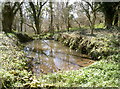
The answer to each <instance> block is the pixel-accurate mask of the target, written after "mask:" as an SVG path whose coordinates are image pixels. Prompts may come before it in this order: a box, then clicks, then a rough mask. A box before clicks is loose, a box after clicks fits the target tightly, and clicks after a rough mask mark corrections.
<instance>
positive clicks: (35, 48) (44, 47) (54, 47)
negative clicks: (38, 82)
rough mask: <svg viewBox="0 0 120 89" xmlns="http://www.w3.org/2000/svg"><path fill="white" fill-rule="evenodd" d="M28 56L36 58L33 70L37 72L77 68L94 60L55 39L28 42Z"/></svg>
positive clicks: (26, 49)
mask: <svg viewBox="0 0 120 89" xmlns="http://www.w3.org/2000/svg"><path fill="white" fill-rule="evenodd" d="M24 51H25V52H26V53H27V55H26V56H28V57H30V58H34V60H33V61H32V64H33V68H32V71H33V72H34V73H36V74H38V75H39V74H40V73H49V72H50V73H51V72H57V71H59V70H77V69H80V68H81V67H84V66H87V65H90V64H91V63H93V62H94V61H93V60H90V59H89V57H88V56H86V55H82V54H80V53H78V52H76V51H74V50H71V49H69V48H68V47H66V46H63V45H62V44H61V43H59V42H55V41H53V40H34V41H32V42H29V43H27V44H26V47H25V48H24Z"/></svg>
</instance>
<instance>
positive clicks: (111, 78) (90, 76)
mask: <svg viewBox="0 0 120 89" xmlns="http://www.w3.org/2000/svg"><path fill="white" fill-rule="evenodd" d="M119 70H120V68H119V65H118V63H112V62H107V61H103V60H102V61H99V62H95V63H94V64H92V65H91V66H89V67H86V68H83V69H81V70H72V71H62V72H58V73H54V74H48V75H42V76H40V78H38V80H37V79H36V81H34V82H32V83H31V86H32V87H37V86H42V87H46V86H54V87H59V86H60V87H78V86H83V87H105V86H106V87H119V86H120V84H119V77H120V72H119Z"/></svg>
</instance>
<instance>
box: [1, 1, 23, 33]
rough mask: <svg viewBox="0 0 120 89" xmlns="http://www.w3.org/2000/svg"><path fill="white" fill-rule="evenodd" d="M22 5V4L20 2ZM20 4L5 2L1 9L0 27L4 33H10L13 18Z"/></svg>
mask: <svg viewBox="0 0 120 89" xmlns="http://www.w3.org/2000/svg"><path fill="white" fill-rule="evenodd" d="M22 3H23V2H22ZM22 3H19V2H15V3H11V2H5V3H4V7H3V9H2V27H3V31H4V32H6V33H7V32H12V24H13V21H14V17H15V15H16V13H17V12H18V10H19V9H20V7H21V5H22Z"/></svg>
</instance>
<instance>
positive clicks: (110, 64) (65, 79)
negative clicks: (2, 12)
mask: <svg viewBox="0 0 120 89" xmlns="http://www.w3.org/2000/svg"><path fill="white" fill-rule="evenodd" d="M108 35H109V34H108ZM74 36H75V35H74ZM9 37H10V38H12V39H10V38H9ZM9 37H7V36H6V35H5V34H3V33H0V88H1V86H2V87H4V88H6V87H23V86H25V87H48V88H49V87H52V88H54V87H59V86H60V87H69V86H71V87H73V86H74V87H78V86H82V87H88V86H89V87H90V86H92V87H93V86H97V87H120V49H119V47H120V46H119V39H118V37H119V35H114V36H113V35H112V34H111V35H109V36H107V35H106V37H107V38H106V37H101V36H100V37H101V38H100V39H102V40H103V41H100V40H97V39H99V38H98V37H97V38H94V39H96V40H94V41H93V42H96V43H99V42H100V43H101V44H103V43H104V42H105V43H106V42H108V43H109V42H110V43H111V45H108V44H107V43H106V45H108V46H104V45H102V46H101V48H102V47H107V49H106V50H108V49H110V52H111V53H110V54H109V55H107V56H104V55H99V56H100V59H101V58H102V59H101V61H98V62H95V63H94V64H92V65H90V66H88V67H86V68H83V69H81V70H77V71H61V72H58V73H54V74H48V75H40V77H39V78H38V77H37V78H36V77H35V76H33V75H32V73H31V72H28V71H27V70H28V67H27V58H26V57H25V56H24V52H23V51H21V50H20V49H19V47H18V46H17V45H16V44H19V42H18V40H17V39H16V36H15V35H13V34H9ZM72 37H73V34H72ZM86 39H87V38H86ZM89 39H91V38H89ZM106 40H109V41H106ZM76 42H78V41H76ZM76 42H75V43H76ZM73 43H74V42H73ZM71 44H72V42H71ZM98 46H99V45H98ZM76 47H77V46H76ZM110 47H112V48H110ZM73 48H74V47H73ZM93 48H94V47H93ZM98 48H99V47H98ZM103 49H104V48H103ZM76 50H77V49H76ZM95 50H96V49H95ZM78 51H79V50H78ZM105 52H106V51H105ZM87 53H88V52H87ZM100 53H101V52H100ZM106 53H107V52H106ZM99 56H96V58H97V57H99ZM101 56H102V57H101Z"/></svg>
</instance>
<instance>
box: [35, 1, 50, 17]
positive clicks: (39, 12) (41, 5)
mask: <svg viewBox="0 0 120 89" xmlns="http://www.w3.org/2000/svg"><path fill="white" fill-rule="evenodd" d="M47 2H48V0H46V1H45V2H44V3H43V4H42V2H40V8H39V11H38V15H37V17H39V16H40V14H41V10H42V7H43V6H44V5H45V4H46V3H47Z"/></svg>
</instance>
